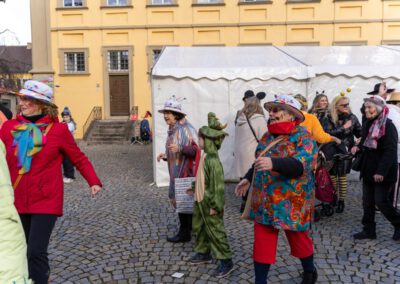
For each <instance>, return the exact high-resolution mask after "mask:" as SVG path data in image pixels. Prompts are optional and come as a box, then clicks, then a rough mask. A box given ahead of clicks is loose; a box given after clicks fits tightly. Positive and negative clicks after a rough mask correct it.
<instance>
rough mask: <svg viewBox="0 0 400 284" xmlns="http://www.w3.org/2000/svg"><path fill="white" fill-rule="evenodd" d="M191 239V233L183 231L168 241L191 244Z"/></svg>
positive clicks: (168, 238)
mask: <svg viewBox="0 0 400 284" xmlns="http://www.w3.org/2000/svg"><path fill="white" fill-rule="evenodd" d="M190 239H191V238H190V233H189V234H188V233H187V232H185V231H181V230H179V232H178V234H176V235H175V236H174V237H167V241H168V242H170V243H187V242H190Z"/></svg>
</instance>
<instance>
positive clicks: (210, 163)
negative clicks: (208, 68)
mask: <svg viewBox="0 0 400 284" xmlns="http://www.w3.org/2000/svg"><path fill="white" fill-rule="evenodd" d="M224 128H226V125H225V126H223V125H221V123H220V122H219V120H218V118H217V117H216V116H215V114H214V113H212V112H210V113H209V114H208V126H203V127H202V128H200V130H199V141H200V142H199V143H200V147H201V148H202V149H203V150H204V151H202V154H201V158H200V163H199V169H198V173H197V176H196V184H195V192H194V193H195V201H196V202H195V205H194V210H193V232H194V234H195V235H196V244H195V247H194V250H195V252H196V254H195V255H194V256H193V257H192V259H191V260H190V262H191V263H192V264H200V263H210V262H211V261H212V256H211V253H212V254H213V256H214V257H215V258H216V259H217V260H218V264H219V265H218V268H217V272H216V273H215V277H217V278H222V277H225V276H226V275H228V274H229V273H231V272H232V270H233V262H232V252H231V250H230V247H229V242H228V238H227V236H226V233H225V227H224V207H225V183H224V168H223V167H222V164H221V161H220V159H219V155H218V150H219V149H220V148H221V144H222V142H223V141H224V138H225V136H227V135H228V134H227V133H225V132H224V131H223V129H224Z"/></svg>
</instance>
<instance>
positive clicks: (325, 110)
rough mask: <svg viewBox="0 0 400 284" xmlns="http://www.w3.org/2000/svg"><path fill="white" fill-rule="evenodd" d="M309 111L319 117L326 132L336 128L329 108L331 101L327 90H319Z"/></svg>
mask: <svg viewBox="0 0 400 284" xmlns="http://www.w3.org/2000/svg"><path fill="white" fill-rule="evenodd" d="M308 112H309V113H311V114H313V115H315V116H316V117H317V118H318V120H319V122H320V123H321V126H322V128H323V129H324V130H325V132H329V131H331V130H332V129H333V128H334V124H333V121H332V116H331V112H330V110H329V101H328V97H327V96H326V95H325V91H322V92H321V93H318V92H317V95H316V97H315V98H314V100H313V103H312V106H311V108H310V110H309V111H308Z"/></svg>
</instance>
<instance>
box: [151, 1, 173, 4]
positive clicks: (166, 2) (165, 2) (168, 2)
mask: <svg viewBox="0 0 400 284" xmlns="http://www.w3.org/2000/svg"><path fill="white" fill-rule="evenodd" d="M151 4H152V5H172V4H174V0H151Z"/></svg>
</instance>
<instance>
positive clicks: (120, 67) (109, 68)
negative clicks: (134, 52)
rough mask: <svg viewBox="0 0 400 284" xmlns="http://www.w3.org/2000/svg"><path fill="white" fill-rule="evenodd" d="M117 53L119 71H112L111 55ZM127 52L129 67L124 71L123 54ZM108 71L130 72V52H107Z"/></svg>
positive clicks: (117, 70) (115, 70) (113, 70)
mask: <svg viewBox="0 0 400 284" xmlns="http://www.w3.org/2000/svg"><path fill="white" fill-rule="evenodd" d="M112 52H116V53H117V69H111V66H112V65H111V53H112ZM124 52H126V55H127V61H128V62H127V66H126V68H124V69H122V54H123V53H124ZM107 69H108V72H109V73H112V72H129V50H107Z"/></svg>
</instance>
